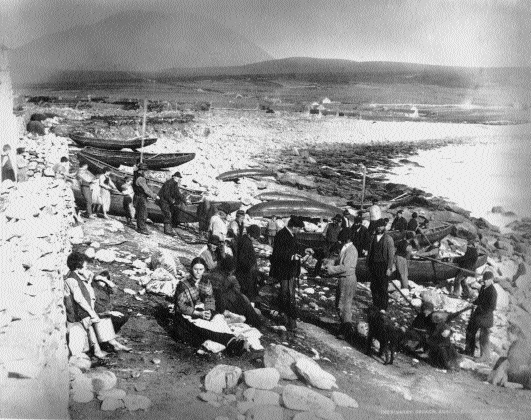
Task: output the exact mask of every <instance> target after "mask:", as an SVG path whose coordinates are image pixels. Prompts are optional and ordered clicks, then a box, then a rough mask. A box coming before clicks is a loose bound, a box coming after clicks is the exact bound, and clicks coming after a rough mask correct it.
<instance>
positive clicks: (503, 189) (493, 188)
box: [389, 124, 531, 227]
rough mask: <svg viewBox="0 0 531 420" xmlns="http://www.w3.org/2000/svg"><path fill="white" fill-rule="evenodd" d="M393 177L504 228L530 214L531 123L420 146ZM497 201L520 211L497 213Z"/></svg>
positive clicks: (392, 179) (504, 206) (391, 179)
mask: <svg viewBox="0 0 531 420" xmlns="http://www.w3.org/2000/svg"><path fill="white" fill-rule="evenodd" d="M408 159H409V160H410V161H412V162H416V163H417V164H418V165H419V166H417V165H415V164H408V165H405V166H401V167H398V168H394V169H393V172H394V175H392V176H390V179H389V180H390V181H392V182H398V183H403V184H407V185H409V186H411V187H416V188H420V189H423V190H424V191H426V192H430V193H432V194H433V195H435V196H441V197H445V198H447V199H449V200H450V201H453V202H455V203H456V204H457V205H459V206H461V207H463V208H465V209H467V210H470V211H471V212H472V216H474V217H483V218H485V219H487V220H488V221H489V222H491V223H493V224H495V225H498V226H500V227H503V226H505V225H506V224H507V223H509V222H510V221H511V220H514V219H515V218H518V219H520V218H522V217H531V204H530V200H531V124H522V125H516V126H506V127H504V128H503V129H501V130H496V131H495V133H492V134H490V135H485V136H478V137H473V138H470V139H467V140H466V141H464V142H463V143H461V144H452V145H449V146H446V147H442V148H438V149H432V150H423V151H419V153H418V155H416V156H412V157H409V158H408ZM494 206H501V207H503V209H505V211H508V212H514V213H515V214H516V216H512V217H511V216H507V215H505V216H503V215H501V214H499V213H492V211H491V210H492V208H493V207H494Z"/></svg>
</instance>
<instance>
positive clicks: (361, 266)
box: [356, 254, 487, 284]
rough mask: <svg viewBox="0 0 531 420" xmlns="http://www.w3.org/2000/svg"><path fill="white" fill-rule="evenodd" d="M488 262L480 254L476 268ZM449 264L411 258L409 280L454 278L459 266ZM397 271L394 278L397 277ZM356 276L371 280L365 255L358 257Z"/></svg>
mask: <svg viewBox="0 0 531 420" xmlns="http://www.w3.org/2000/svg"><path fill="white" fill-rule="evenodd" d="M486 263H487V256H486V255H485V254H480V256H479V258H478V261H477V263H476V269H477V268H479V267H481V266H482V265H484V264H486ZM448 264H451V265H453V266H454V267H449V266H447V265H442V264H438V263H436V262H434V261H428V260H421V259H418V260H417V259H411V260H409V261H408V278H409V280H411V281H413V282H415V283H417V284H438V283H440V282H443V281H445V280H448V279H451V278H454V277H455V276H457V273H458V272H459V267H458V266H457V264H455V263H453V262H451V261H450V262H448ZM396 274H397V272H396V271H395V272H394V273H393V275H392V278H395V277H396ZM356 277H357V279H358V281H361V282H368V281H370V274H369V268H368V267H367V261H366V258H365V257H362V258H359V259H358V265H357V267H356Z"/></svg>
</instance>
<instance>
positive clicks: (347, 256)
mask: <svg viewBox="0 0 531 420" xmlns="http://www.w3.org/2000/svg"><path fill="white" fill-rule="evenodd" d="M338 241H339V243H340V244H341V245H342V248H341V251H340V252H339V259H338V260H337V263H336V265H328V266H326V270H327V273H328V274H331V275H337V276H339V282H338V285H337V289H336V310H337V312H338V315H339V319H340V321H341V325H340V330H339V336H343V337H346V336H348V335H349V333H351V332H352V331H353V330H352V300H353V299H354V296H355V295H356V286H357V284H358V282H357V280H356V265H357V263H358V251H357V250H356V247H355V246H354V245H353V244H352V239H351V233H350V229H349V228H346V229H343V230H342V231H341V232H340V233H339V237H338Z"/></svg>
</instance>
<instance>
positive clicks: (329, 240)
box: [314, 214, 343, 277]
mask: <svg viewBox="0 0 531 420" xmlns="http://www.w3.org/2000/svg"><path fill="white" fill-rule="evenodd" d="M342 220H343V216H341V215H340V214H336V215H335V216H334V218H333V219H332V221H331V222H330V223H328V225H326V228H325V231H324V233H323V234H324V237H325V241H326V244H325V247H324V249H320V250H318V252H317V253H316V255H315V258H316V259H317V262H316V263H315V267H314V276H315V277H317V276H319V275H320V274H321V267H322V265H323V260H324V259H325V258H328V257H330V256H331V255H333V254H335V253H336V252H339V248H340V246H339V244H338V241H337V238H338V236H339V232H341V229H342V228H341V221H342Z"/></svg>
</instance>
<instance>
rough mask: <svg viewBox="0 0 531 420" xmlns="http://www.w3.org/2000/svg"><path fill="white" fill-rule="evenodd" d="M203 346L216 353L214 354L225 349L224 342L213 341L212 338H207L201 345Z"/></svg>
mask: <svg viewBox="0 0 531 420" xmlns="http://www.w3.org/2000/svg"><path fill="white" fill-rule="evenodd" d="M201 347H203V348H204V349H205V350H208V351H209V352H211V353H214V354H216V353H220V352H222V351H223V350H225V346H224V345H223V344H220V343H216V342H215V341H212V340H206V341H205V342H204V343H203V344H202V345H201Z"/></svg>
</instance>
